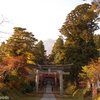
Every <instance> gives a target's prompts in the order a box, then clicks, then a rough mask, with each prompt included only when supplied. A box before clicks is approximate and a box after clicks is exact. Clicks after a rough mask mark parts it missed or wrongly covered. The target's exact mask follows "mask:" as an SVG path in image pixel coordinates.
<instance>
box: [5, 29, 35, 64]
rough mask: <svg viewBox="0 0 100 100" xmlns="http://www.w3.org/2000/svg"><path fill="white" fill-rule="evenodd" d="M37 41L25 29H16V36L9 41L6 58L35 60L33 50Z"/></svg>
mask: <svg viewBox="0 0 100 100" xmlns="http://www.w3.org/2000/svg"><path fill="white" fill-rule="evenodd" d="M36 41H37V39H36V38H35V37H34V35H33V34H32V33H31V32H28V31H26V29H25V28H21V27H14V34H13V35H12V36H11V37H10V38H9V39H8V40H7V43H6V47H7V53H6V56H22V57H24V58H25V59H26V60H27V61H29V62H30V61H33V60H34V59H35V57H34V54H33V48H34V46H35V42H36Z"/></svg>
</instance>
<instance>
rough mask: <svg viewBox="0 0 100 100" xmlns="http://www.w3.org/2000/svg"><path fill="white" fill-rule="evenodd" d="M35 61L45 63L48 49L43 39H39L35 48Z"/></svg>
mask: <svg viewBox="0 0 100 100" xmlns="http://www.w3.org/2000/svg"><path fill="white" fill-rule="evenodd" d="M33 52H34V55H35V63H37V64H42V65H43V64H45V61H46V50H45V47H44V44H43V41H39V42H38V43H37V44H36V45H35V48H34V51H33Z"/></svg>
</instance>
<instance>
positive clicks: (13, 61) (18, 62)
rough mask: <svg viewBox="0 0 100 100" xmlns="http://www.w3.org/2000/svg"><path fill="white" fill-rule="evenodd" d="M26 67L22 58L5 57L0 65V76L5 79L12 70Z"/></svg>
mask: <svg viewBox="0 0 100 100" xmlns="http://www.w3.org/2000/svg"><path fill="white" fill-rule="evenodd" d="M25 65H26V60H25V59H23V58H22V57H20V56H18V57H5V58H3V61H2V62H1V63H0V76H1V77H2V78H3V80H4V79H5V77H6V76H7V75H8V74H9V73H10V72H11V71H12V70H14V69H16V70H18V69H19V68H22V67H24V66H25Z"/></svg>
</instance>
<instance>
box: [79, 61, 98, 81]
mask: <svg viewBox="0 0 100 100" xmlns="http://www.w3.org/2000/svg"><path fill="white" fill-rule="evenodd" d="M79 77H82V78H83V79H86V80H88V81H89V83H93V82H94V83H95V82H96V81H97V80H99V79H100V61H99V60H98V61H93V60H92V61H91V62H89V64H88V65H86V66H83V67H82V72H81V73H79Z"/></svg>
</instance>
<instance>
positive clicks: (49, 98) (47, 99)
mask: <svg viewBox="0 0 100 100" xmlns="http://www.w3.org/2000/svg"><path fill="white" fill-rule="evenodd" d="M41 100H56V98H55V96H54V93H53V90H52V86H51V84H50V82H49V81H48V82H47V86H46V89H45V92H44V94H43V97H42V98H41Z"/></svg>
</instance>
